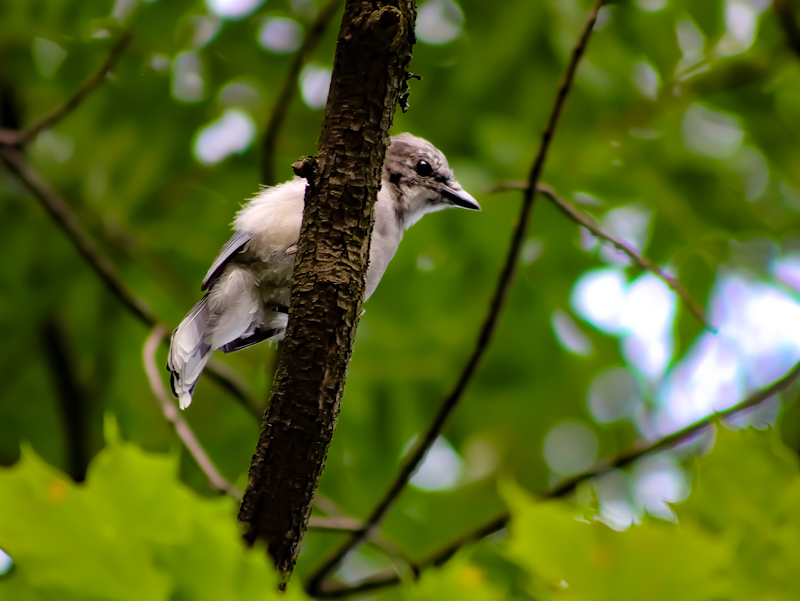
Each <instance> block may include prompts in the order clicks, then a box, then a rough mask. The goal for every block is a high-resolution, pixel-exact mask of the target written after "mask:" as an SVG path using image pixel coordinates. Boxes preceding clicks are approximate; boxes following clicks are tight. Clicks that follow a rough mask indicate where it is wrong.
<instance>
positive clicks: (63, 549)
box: [0, 426, 302, 601]
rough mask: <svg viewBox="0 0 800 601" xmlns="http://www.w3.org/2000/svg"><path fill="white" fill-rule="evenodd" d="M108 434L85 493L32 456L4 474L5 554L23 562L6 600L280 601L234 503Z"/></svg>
mask: <svg viewBox="0 0 800 601" xmlns="http://www.w3.org/2000/svg"><path fill="white" fill-rule="evenodd" d="M106 434H107V439H108V440H107V447H106V448H105V450H103V451H102V452H101V453H100V454H99V455H98V456H97V457H96V458H95V460H94V461H93V462H92V464H91V466H90V469H89V471H88V476H87V480H86V483H85V484H83V485H76V484H74V483H72V482H71V481H70V480H69V479H68V478H67V477H66V476H65V475H64V474H62V473H61V472H59V471H58V470H56V469H54V468H52V467H51V466H49V465H48V464H46V463H45V462H44V461H42V459H40V458H39V457H38V456H37V455H36V454H35V453H34V452H33V451H32V450H31V449H30V448H27V447H25V448H23V452H22V459H21V460H20V461H19V463H18V464H17V465H16V466H14V467H13V468H11V469H5V470H2V471H0V548H3V549H4V550H5V551H6V552H8V553H9V554H10V555H11V556H12V557H13V558H14V562H15V565H14V569H13V570H12V572H11V573H10V574H9V575H8V576H7V577H6V578H3V579H0V599H12V598H13V599H31V600H34V599H35V600H38V599H42V600H49V599H72V598H74V599H98V600H99V599H103V600H114V601H117V600H119V601H128V600H130V601H139V600H142V599H148V600H153V601H159V600H165V601H166V600H167V599H173V600H174V599H187V600H188V599H192V600H204V599H208V600H212V599H213V600H215V601H219V600H223V599H231V600H234V599H236V600H239V599H272V598H278V593H277V582H278V580H277V575H276V574H275V572H274V571H273V570H272V569H271V568H270V567H269V565H268V564H267V561H266V558H265V556H264V555H263V553H262V552H260V551H258V550H251V549H247V548H246V547H245V545H244V544H243V543H242V540H241V536H240V533H239V531H238V529H237V526H236V518H235V503H234V502H233V501H232V500H231V499H227V498H218V499H207V498H203V497H200V496H199V495H197V494H196V493H194V492H192V491H191V490H190V489H189V488H187V487H186V486H185V485H183V484H182V483H180V482H179V481H178V479H177V467H178V461H177V457H176V456H174V455H164V454H153V453H146V452H144V451H142V450H141V449H139V448H138V447H136V446H135V445H132V444H128V443H125V442H123V441H121V440H120V439H119V436H118V435H117V434H115V428H114V427H108V426H107V428H106ZM295 588H297V587H295ZM289 598H295V599H298V598H302V594H301V593H300V591H299V590H297V591H292V592H291V593H290V594H289Z"/></svg>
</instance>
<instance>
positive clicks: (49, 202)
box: [0, 147, 157, 328]
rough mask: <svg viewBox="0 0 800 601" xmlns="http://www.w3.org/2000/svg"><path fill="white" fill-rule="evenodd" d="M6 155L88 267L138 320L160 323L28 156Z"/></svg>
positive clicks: (6, 150) (10, 150) (13, 151)
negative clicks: (123, 279) (34, 167)
mask: <svg viewBox="0 0 800 601" xmlns="http://www.w3.org/2000/svg"><path fill="white" fill-rule="evenodd" d="M0 153H2V156H3V158H4V159H5V160H6V164H7V165H8V167H9V168H10V169H11V171H12V172H13V173H14V174H15V175H16V176H17V177H19V178H20V180H21V181H22V183H23V184H24V185H25V187H26V188H28V190H30V192H31V193H32V194H33V195H34V196H35V197H36V198H37V199H38V200H39V202H40V204H41V205H42V207H43V208H44V210H45V211H47V212H48V214H49V215H50V217H52V219H53V221H55V222H56V224H57V225H58V226H59V227H60V228H61V229H62V230H63V231H64V233H65V234H66V235H67V237H68V238H69V239H70V240H71V241H72V243H73V244H74V245H75V248H77V249H78V252H79V253H80V254H81V255H82V256H83V258H84V259H85V260H86V262H87V263H88V264H89V266H90V267H91V268H92V269H93V270H94V272H95V273H96V274H97V275H98V277H99V278H100V279H101V280H102V281H103V283H104V284H105V285H106V287H107V288H108V289H109V290H110V291H111V293H112V294H113V295H114V296H116V297H117V299H118V300H119V301H120V302H121V303H122V304H123V305H124V306H125V307H126V308H127V309H128V310H129V311H130V312H131V313H133V314H134V315H135V316H136V317H137V319H139V321H141V322H142V323H144V324H145V325H147V326H149V327H151V328H152V327H154V326H155V325H156V323H157V320H156V318H155V316H154V315H153V312H152V311H151V310H150V307H148V306H147V305H146V304H145V303H144V302H143V301H142V300H141V299H139V298H136V297H135V296H134V295H133V294H132V293H131V292H130V290H128V288H127V286H126V285H125V283H124V282H123V281H122V278H120V276H119V274H118V273H117V271H116V269H115V268H114V266H113V265H112V263H111V261H109V259H108V258H107V257H106V256H105V255H104V254H103V253H102V252H101V251H100V249H99V248H98V247H97V245H96V244H95V243H94V242H93V241H92V239H91V238H89V236H88V235H87V234H86V232H84V231H83V228H82V227H81V224H80V222H79V221H78V218H77V217H76V216H75V214H74V213H73V212H72V209H70V207H69V205H67V203H65V202H64V201H63V200H62V199H61V198H60V197H59V196H58V194H56V192H55V191H54V190H53V189H52V188H51V187H50V186H49V185H48V184H47V182H46V181H45V180H44V178H43V177H42V176H41V175H39V174H38V173H37V172H36V171H35V170H34V169H33V167H32V166H31V165H30V163H28V162H27V161H26V160H25V157H23V156H22V154H21V153H20V152H19V151H18V150H16V149H15V148H11V147H5V148H0Z"/></svg>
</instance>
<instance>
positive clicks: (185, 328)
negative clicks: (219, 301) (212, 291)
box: [167, 295, 214, 409]
mask: <svg viewBox="0 0 800 601" xmlns="http://www.w3.org/2000/svg"><path fill="white" fill-rule="evenodd" d="M207 326H208V295H206V296H204V297H203V299H202V300H201V301H200V302H199V303H197V304H196V305H195V306H194V308H193V309H192V310H191V311H189V314H188V315H187V316H186V317H185V318H184V320H183V321H182V322H181V324H180V325H179V326H178V328H177V329H176V330H175V331H174V332H173V334H172V341H171V344H170V347H169V357H168V359H167V369H168V370H169V371H170V373H171V378H170V383H171V384H172V392H173V394H174V395H175V396H176V397H178V400H179V401H180V406H181V409H186V408H187V407H188V406H189V405H190V404H191V402H192V392H194V387H195V385H196V384H197V380H198V379H199V378H200V374H201V373H202V372H203V368H204V367H205V366H206V363H208V360H209V358H210V357H211V353H212V351H213V350H214V349H213V348H212V347H211V345H210V344H208V343H207V342H206V338H207V336H206V328H207Z"/></svg>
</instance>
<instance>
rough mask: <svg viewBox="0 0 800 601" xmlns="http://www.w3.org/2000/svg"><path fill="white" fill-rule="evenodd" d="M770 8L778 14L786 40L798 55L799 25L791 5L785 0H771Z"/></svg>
mask: <svg viewBox="0 0 800 601" xmlns="http://www.w3.org/2000/svg"><path fill="white" fill-rule="evenodd" d="M772 10H774V11H775V14H776V15H777V16H778V21H779V22H780V24H781V27H782V28H783V32H784V33H785V34H786V42H787V43H788V44H789V46H791V48H792V50H794V51H795V52H796V53H797V54H798V55H800V25H798V23H797V19H796V18H795V15H794V10H793V9H792V6H791V5H790V4H789V2H786V0H772Z"/></svg>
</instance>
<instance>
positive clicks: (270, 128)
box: [261, 0, 342, 186]
mask: <svg viewBox="0 0 800 601" xmlns="http://www.w3.org/2000/svg"><path fill="white" fill-rule="evenodd" d="M341 4H342V0H328V3H327V4H325V6H323V7H322V9H321V10H320V11H319V13H318V14H317V18H316V19H314V22H313V23H312V24H311V27H309V28H308V32H307V33H306V36H305V39H304V40H303V44H302V46H300V49H299V50H298V51H297V52H295V54H294V57H293V58H292V63H291V64H290V65H289V70H288V71H287V72H286V79H284V80H283V86H282V87H281V91H280V93H279V94H278V99H277V100H276V101H275V105H274V106H273V107H272V114H271V115H270V117H269V122H268V123H267V128H266V130H265V131H264V141H263V143H262V145H261V153H262V155H263V156H262V163H261V183H263V184H264V185H265V186H274V185H275V184H276V183H278V182H277V181H276V180H275V146H276V144H277V141H278V133H279V132H280V129H281V126H282V125H283V121H284V120H285V119H286V113H287V112H288V110H289V105H290V104H291V102H292V98H293V97H294V94H295V92H296V91H297V78H298V76H299V75H300V71H301V69H302V68H303V64H304V63H305V61H306V57H307V56H308V55H309V54H311V53H312V52H313V51H314V48H315V47H316V46H317V44H318V43H319V41H320V39H322V35H323V34H324V33H325V29H326V28H327V26H328V23H329V22H330V20H331V18H332V17H333V15H334V14H335V13H336V10H337V9H338V8H339V6H340V5H341Z"/></svg>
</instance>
